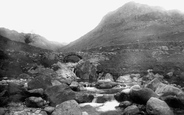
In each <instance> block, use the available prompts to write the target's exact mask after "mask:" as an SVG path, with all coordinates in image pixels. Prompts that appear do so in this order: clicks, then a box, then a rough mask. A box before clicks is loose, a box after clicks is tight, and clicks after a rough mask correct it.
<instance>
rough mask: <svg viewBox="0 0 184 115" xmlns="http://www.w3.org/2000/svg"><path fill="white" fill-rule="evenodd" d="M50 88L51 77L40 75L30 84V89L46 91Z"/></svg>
mask: <svg viewBox="0 0 184 115" xmlns="http://www.w3.org/2000/svg"><path fill="white" fill-rule="evenodd" d="M49 86H52V83H51V78H50V76H44V75H39V76H36V77H35V78H34V79H32V80H31V81H30V82H28V89H39V88H42V89H46V88H47V87H49Z"/></svg>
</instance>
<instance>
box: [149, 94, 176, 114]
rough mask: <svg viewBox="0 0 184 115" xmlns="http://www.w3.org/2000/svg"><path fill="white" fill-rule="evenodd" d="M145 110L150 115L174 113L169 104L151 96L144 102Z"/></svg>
mask: <svg viewBox="0 0 184 115" xmlns="http://www.w3.org/2000/svg"><path fill="white" fill-rule="evenodd" d="M146 111H147V112H148V114H151V115H174V114H173V112H172V111H171V109H170V108H169V106H168V105H167V104H166V103H165V102H164V101H162V100H160V99H158V98H154V97H151V98H150V99H149V100H148V102H147V104H146Z"/></svg>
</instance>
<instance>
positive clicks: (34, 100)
mask: <svg viewBox="0 0 184 115" xmlns="http://www.w3.org/2000/svg"><path fill="white" fill-rule="evenodd" d="M25 103H26V106H27V107H43V106H45V105H46V104H47V103H46V101H45V100H43V99H42V98H41V97H29V98H27V99H26V101H25Z"/></svg>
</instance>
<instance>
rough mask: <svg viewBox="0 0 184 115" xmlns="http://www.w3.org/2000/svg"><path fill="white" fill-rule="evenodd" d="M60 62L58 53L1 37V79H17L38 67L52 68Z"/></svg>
mask: <svg viewBox="0 0 184 115" xmlns="http://www.w3.org/2000/svg"><path fill="white" fill-rule="evenodd" d="M58 60H59V58H58V56H57V54H56V53H53V52H52V51H50V50H46V49H42V48H38V47H34V46H31V45H27V44H25V43H21V42H16V41H12V40H9V39H8V38H6V37H3V36H1V35H0V79H1V78H2V77H9V78H15V77H18V76H19V75H20V74H22V73H24V72H25V73H26V72H27V70H29V69H30V68H32V67H34V66H36V65H43V66H45V67H46V66H50V65H52V64H53V63H55V62H57V61H58Z"/></svg>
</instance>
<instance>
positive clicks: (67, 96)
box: [45, 83, 75, 106]
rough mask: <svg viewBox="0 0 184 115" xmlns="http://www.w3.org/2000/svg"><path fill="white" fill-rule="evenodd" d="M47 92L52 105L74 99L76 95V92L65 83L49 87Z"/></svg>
mask: <svg viewBox="0 0 184 115" xmlns="http://www.w3.org/2000/svg"><path fill="white" fill-rule="evenodd" d="M45 94H46V96H47V97H48V100H49V101H50V102H51V105H52V106H55V105H57V104H60V103H62V102H64V101H67V100H71V99H74V97H75V92H74V91H72V90H71V89H70V87H69V86H68V85H67V84H65V83H62V84H61V85H56V86H52V87H49V88H47V89H46V90H45Z"/></svg>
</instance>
